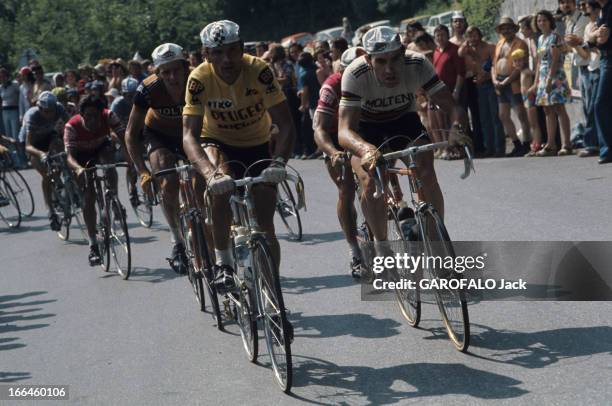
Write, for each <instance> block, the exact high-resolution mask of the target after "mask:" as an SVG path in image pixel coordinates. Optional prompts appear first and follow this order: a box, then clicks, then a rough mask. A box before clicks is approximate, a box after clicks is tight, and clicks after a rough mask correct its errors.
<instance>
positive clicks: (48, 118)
mask: <svg viewBox="0 0 612 406" xmlns="http://www.w3.org/2000/svg"><path fill="white" fill-rule="evenodd" d="M69 119H70V117H69V116H68V113H66V110H65V109H64V106H62V105H61V104H60V103H58V102H57V98H56V97H55V96H54V95H53V93H51V92H50V91H48V90H46V91H44V92H42V93H41V94H40V95H39V96H38V101H37V102H36V106H34V107H30V109H28V111H27V112H26V113H25V115H24V117H23V127H22V129H21V131H23V132H24V134H25V141H26V147H25V149H26V152H27V153H28V154H29V155H30V161H31V162H32V167H33V168H34V169H36V171H37V172H38V173H39V174H40V176H41V177H42V192H43V197H44V199H45V205H46V206H47V209H48V211H49V222H50V225H51V230H53V231H58V230H59V229H60V226H61V224H60V222H59V218H58V217H57V214H55V211H53V210H52V209H51V183H50V182H49V177H48V176H47V165H46V163H47V154H49V153H51V154H53V153H57V152H60V151H61V150H62V149H63V144H62V137H61V135H60V134H61V133H62V126H63V125H64V123H65V122H67V121H68V120H69Z"/></svg>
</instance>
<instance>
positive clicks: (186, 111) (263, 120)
mask: <svg viewBox="0 0 612 406" xmlns="http://www.w3.org/2000/svg"><path fill="white" fill-rule="evenodd" d="M242 64H243V66H242V70H241V72H240V75H239V76H238V79H236V81H235V82H234V83H233V84H231V85H229V84H227V83H225V82H224V81H223V80H222V79H221V78H219V76H218V75H217V74H216V73H215V70H214V68H213V66H212V64H210V63H208V62H204V63H203V64H201V65H200V66H198V67H197V68H196V69H194V70H193V71H192V72H191V74H190V75H189V79H188V81H187V92H185V106H184V107H183V115H187V116H203V117H204V122H203V125H202V135H201V137H202V138H203V139H206V138H212V139H215V140H217V141H220V142H222V143H224V144H227V145H231V146H233V147H253V146H256V145H261V144H263V143H265V142H267V141H269V139H270V127H271V125H272V120H271V119H270V115H269V114H268V109H269V108H270V107H272V106H275V105H277V104H279V103H282V102H283V101H284V100H285V95H284V94H283V91H282V89H281V87H280V85H279V84H278V82H277V81H276V79H275V78H274V75H273V74H272V70H271V69H270V68H269V67H268V65H266V63H265V62H264V61H263V60H261V59H259V58H256V57H254V56H251V55H246V54H245V55H244V56H243V57H242Z"/></svg>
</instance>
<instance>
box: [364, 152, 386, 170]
mask: <svg viewBox="0 0 612 406" xmlns="http://www.w3.org/2000/svg"><path fill="white" fill-rule="evenodd" d="M381 157H382V153H381V152H380V151H379V150H377V149H375V148H369V149H367V150H366V151H365V153H364V154H363V155H362V156H361V166H362V167H363V169H365V170H366V171H372V170H374V168H376V163H377V162H378V160H379V159H380V158H381Z"/></svg>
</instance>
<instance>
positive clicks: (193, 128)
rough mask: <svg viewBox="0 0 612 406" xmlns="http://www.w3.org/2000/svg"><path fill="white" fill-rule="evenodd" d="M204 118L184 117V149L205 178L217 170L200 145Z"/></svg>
mask: <svg viewBox="0 0 612 406" xmlns="http://www.w3.org/2000/svg"><path fill="white" fill-rule="evenodd" d="M201 132H202V116H191V115H183V149H184V150H185V154H186V155H187V159H189V161H190V162H191V164H192V165H193V166H194V167H195V168H196V169H197V171H198V172H200V173H201V174H202V175H204V177H206V175H207V174H210V173H211V172H213V171H214V170H215V167H214V166H213V164H212V163H211V162H210V160H209V159H208V156H207V155H206V152H204V149H203V148H202V146H201V145H200V133H201Z"/></svg>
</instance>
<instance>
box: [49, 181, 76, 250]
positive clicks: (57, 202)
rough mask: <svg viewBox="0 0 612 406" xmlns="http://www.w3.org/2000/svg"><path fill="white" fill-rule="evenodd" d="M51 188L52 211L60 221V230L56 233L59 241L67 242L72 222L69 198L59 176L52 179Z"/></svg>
mask: <svg viewBox="0 0 612 406" xmlns="http://www.w3.org/2000/svg"><path fill="white" fill-rule="evenodd" d="M51 186H52V197H51V201H52V206H53V211H54V212H55V214H56V215H57V216H58V217H59V221H60V229H59V230H58V231H57V236H58V237H59V238H60V240H62V241H67V240H68V238H69V237H70V222H71V220H72V205H71V201H70V196H69V194H68V191H67V190H66V187H65V185H64V184H63V182H62V181H61V179H60V178H59V176H55V177H54V178H52V180H51Z"/></svg>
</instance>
